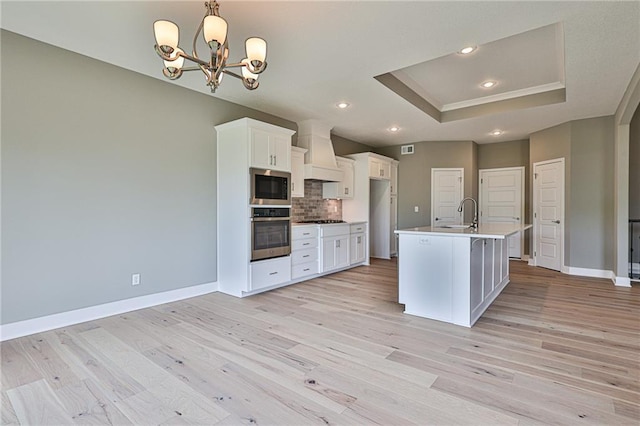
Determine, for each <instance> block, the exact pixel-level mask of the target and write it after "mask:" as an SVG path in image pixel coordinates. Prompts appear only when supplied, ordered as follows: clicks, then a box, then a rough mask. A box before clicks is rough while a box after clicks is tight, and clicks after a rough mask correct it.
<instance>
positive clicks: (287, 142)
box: [249, 127, 291, 172]
mask: <svg viewBox="0 0 640 426" xmlns="http://www.w3.org/2000/svg"><path fill="white" fill-rule="evenodd" d="M249 134H250V140H251V167H257V168H260V169H271V170H281V171H285V172H290V171H291V136H288V135H286V134H282V133H280V132H273V131H268V130H264V129H257V128H254V127H250V129H249Z"/></svg>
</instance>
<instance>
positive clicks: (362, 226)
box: [350, 223, 367, 234]
mask: <svg viewBox="0 0 640 426" xmlns="http://www.w3.org/2000/svg"><path fill="white" fill-rule="evenodd" d="M366 229H367V224H366V223H356V224H353V225H351V232H350V233H351V234H357V233H359V232H364V231H365V230H366Z"/></svg>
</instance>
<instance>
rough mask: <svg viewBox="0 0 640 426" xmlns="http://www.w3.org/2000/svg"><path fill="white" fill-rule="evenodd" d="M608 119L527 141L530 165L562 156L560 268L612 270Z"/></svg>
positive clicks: (573, 125)
mask: <svg viewBox="0 0 640 426" xmlns="http://www.w3.org/2000/svg"><path fill="white" fill-rule="evenodd" d="M613 125H614V122H613V117H598V118H592V119H585V120H576V121H572V122H569V123H565V124H562V125H559V126H555V127H552V128H550V129H546V130H543V131H540V132H536V133H533V134H532V135H531V138H530V151H529V157H530V162H531V164H532V165H533V163H536V162H539V161H544V160H550V159H554V158H561V157H564V158H565V250H564V256H565V259H564V263H565V266H571V267H578V268H590V269H603V270H613V267H614V259H613V252H614V239H613V238H614V220H613V218H614V216H613V214H614V199H613V192H614V181H613V179H614V170H613V166H614V161H613V155H614V127H613Z"/></svg>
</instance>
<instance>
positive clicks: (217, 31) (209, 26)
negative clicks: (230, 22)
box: [203, 15, 227, 44]
mask: <svg viewBox="0 0 640 426" xmlns="http://www.w3.org/2000/svg"><path fill="white" fill-rule="evenodd" d="M203 35H204V41H206V42H207V43H209V42H210V41H212V40H215V41H217V42H218V43H219V44H224V42H225V40H226V39H227V21H225V20H224V19H222V18H221V17H219V16H215V15H208V16H205V18H204V26H203Z"/></svg>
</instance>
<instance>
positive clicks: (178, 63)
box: [164, 48, 184, 69]
mask: <svg viewBox="0 0 640 426" xmlns="http://www.w3.org/2000/svg"><path fill="white" fill-rule="evenodd" d="M178 52H181V53H184V51H183V50H182V49H180V48H177V49H176V50H174V51H173V52H172V53H171V57H172V58H176V59H174V60H173V61H164V66H165V67H167V68H176V69H181V68H182V66H183V65H184V58H183V57H182V56H178Z"/></svg>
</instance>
